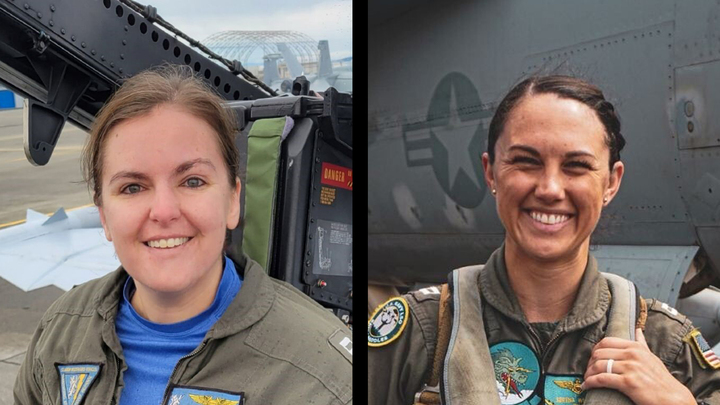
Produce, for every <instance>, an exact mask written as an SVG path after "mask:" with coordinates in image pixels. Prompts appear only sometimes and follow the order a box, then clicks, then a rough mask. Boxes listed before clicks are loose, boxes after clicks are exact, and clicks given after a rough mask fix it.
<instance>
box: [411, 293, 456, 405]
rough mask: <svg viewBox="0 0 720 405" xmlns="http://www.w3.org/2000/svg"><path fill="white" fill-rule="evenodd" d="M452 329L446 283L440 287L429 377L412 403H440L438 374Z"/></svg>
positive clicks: (440, 372)
mask: <svg viewBox="0 0 720 405" xmlns="http://www.w3.org/2000/svg"><path fill="white" fill-rule="evenodd" d="M451 331H452V311H451V310H450V287H449V286H448V285H447V283H445V284H443V285H442V286H441V289H440V310H439V312H438V328H437V342H436V343H435V354H434V355H433V363H432V369H431V370H430V377H429V378H428V380H427V382H426V383H425V386H424V387H423V388H422V389H421V390H420V391H418V393H417V394H415V404H414V405H440V404H441V403H442V401H441V400H440V376H441V375H442V368H443V360H444V359H445V353H447V348H448V343H450V332H451Z"/></svg>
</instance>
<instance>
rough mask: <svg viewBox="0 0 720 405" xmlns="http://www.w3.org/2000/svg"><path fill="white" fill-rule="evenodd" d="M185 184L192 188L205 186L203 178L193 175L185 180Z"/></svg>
mask: <svg viewBox="0 0 720 405" xmlns="http://www.w3.org/2000/svg"><path fill="white" fill-rule="evenodd" d="M185 184H186V185H187V186H188V187H190V188H198V187H202V186H204V185H205V182H204V181H202V180H201V179H198V178H197V177H192V178H189V179H187V180H185Z"/></svg>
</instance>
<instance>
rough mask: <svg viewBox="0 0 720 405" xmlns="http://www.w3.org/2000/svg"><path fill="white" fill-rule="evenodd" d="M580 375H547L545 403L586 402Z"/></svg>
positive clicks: (556, 404)
mask: <svg viewBox="0 0 720 405" xmlns="http://www.w3.org/2000/svg"><path fill="white" fill-rule="evenodd" d="M582 383H583V380H582V376H580V375H551V374H546V375H545V405H561V404H562V405H577V404H582V403H584V402H585V392H584V391H583V390H582V388H580V385H582Z"/></svg>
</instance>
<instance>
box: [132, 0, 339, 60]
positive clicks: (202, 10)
mask: <svg viewBox="0 0 720 405" xmlns="http://www.w3.org/2000/svg"><path fill="white" fill-rule="evenodd" d="M139 2H140V3H142V4H151V5H152V6H154V7H157V9H158V14H160V16H162V17H163V18H164V19H165V20H167V21H168V22H170V23H171V24H173V25H174V26H175V27H177V28H179V29H180V30H181V31H183V32H185V33H186V34H188V35H190V37H192V38H194V39H197V40H199V41H201V42H202V41H203V40H204V39H205V38H207V37H208V36H210V35H212V34H214V33H217V32H221V31H230V30H237V31H261V30H262V31H268V30H292V31H299V32H301V33H303V34H306V35H308V36H310V37H311V38H312V39H314V40H315V41H319V40H321V39H327V40H328V41H329V44H330V55H331V58H332V59H340V58H344V57H347V56H352V0H300V1H298V0H264V1H257V0H254V1H247V0H245V1H243V0H204V1H203V0H200V1H199V0H139Z"/></svg>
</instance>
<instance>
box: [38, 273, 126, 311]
mask: <svg viewBox="0 0 720 405" xmlns="http://www.w3.org/2000/svg"><path fill="white" fill-rule="evenodd" d="M124 277H126V273H125V271H124V270H122V269H121V268H119V269H117V270H115V271H113V272H112V273H109V274H106V275H105V276H103V277H100V278H97V279H94V280H90V281H88V282H86V283H83V284H80V285H76V286H74V287H73V288H71V289H70V290H69V291H66V292H65V293H64V294H63V295H61V296H60V297H59V298H58V299H57V300H56V301H55V302H54V303H52V304H51V305H50V307H48V309H47V311H46V312H45V315H44V316H43V319H42V322H44V323H46V322H49V321H50V320H52V319H53V318H55V317H56V316H57V315H60V314H63V315H81V316H83V315H91V314H93V313H95V312H97V310H98V309H99V305H100V304H101V303H102V302H101V301H104V300H103V297H107V292H108V290H111V289H113V288H114V287H115V285H116V284H119V283H121V282H122V281H121V280H122V279H123V278H124Z"/></svg>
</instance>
